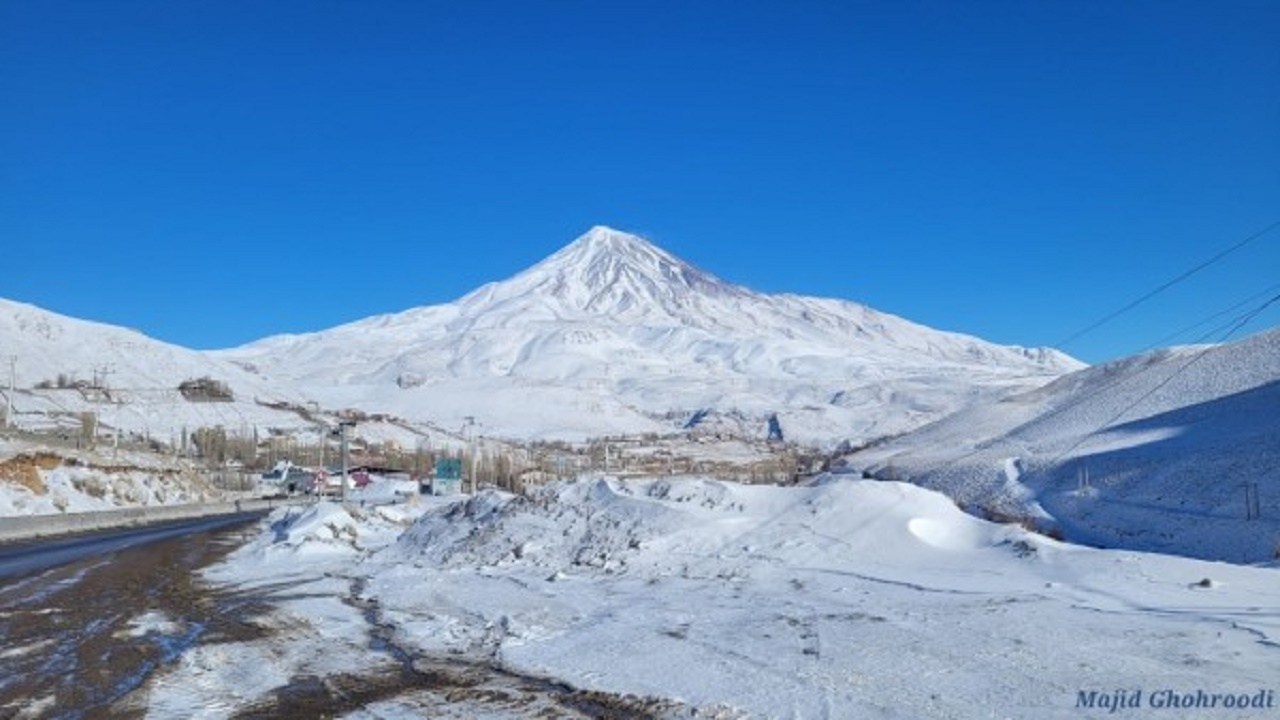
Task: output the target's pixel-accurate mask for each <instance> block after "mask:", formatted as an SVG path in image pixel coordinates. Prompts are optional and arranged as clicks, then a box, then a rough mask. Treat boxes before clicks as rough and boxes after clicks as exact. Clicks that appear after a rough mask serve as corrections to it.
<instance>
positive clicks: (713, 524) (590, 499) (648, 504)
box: [386, 477, 1025, 577]
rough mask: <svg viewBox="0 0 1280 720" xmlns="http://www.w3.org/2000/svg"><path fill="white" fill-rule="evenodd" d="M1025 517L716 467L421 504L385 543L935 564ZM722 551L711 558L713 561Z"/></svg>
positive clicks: (566, 563) (603, 565)
mask: <svg viewBox="0 0 1280 720" xmlns="http://www.w3.org/2000/svg"><path fill="white" fill-rule="evenodd" d="M1023 535H1025V533H1024V532H1023V531H1021V530H1019V529H1015V528H1010V527H1005V526H1000V525H995V524H992V523H988V522H985V521H982V520H978V519H976V518H974V517H972V516H969V515H966V514H965V513H963V512H962V511H961V510H960V509H959V508H957V507H956V506H955V504H954V503H952V502H951V501H950V500H948V499H947V498H946V497H944V496H942V495H940V494H938V493H935V492H931V491H928V490H924V489H922V488H919V487H916V486H913V485H907V484H901V483H882V482H873V481H840V482H823V483H818V484H816V485H814V486H812V487H804V488H782V487H776V486H749V485H740V484H737V483H731V482H723V481H717V480H710V479H681V480H669V479H655V478H647V479H626V480H622V479H617V478H612V477H597V478H592V479H584V480H578V481H567V482H560V483H554V484H551V485H548V486H545V487H542V488H540V489H538V490H536V491H534V492H532V493H531V494H530V495H529V496H527V497H526V496H516V495H510V494H506V493H502V492H497V491H486V492H483V493H480V494H479V495H476V496H474V497H472V498H470V499H468V500H466V501H464V502H459V503H457V504H454V505H452V506H449V507H447V508H441V509H439V510H437V511H435V512H430V513H427V514H425V515H424V516H422V517H421V518H420V519H418V521H417V522H416V523H415V524H414V525H413V526H412V527H411V528H410V529H409V530H407V531H406V532H405V533H404V534H403V535H402V536H401V537H400V538H399V540H398V541H397V542H396V543H395V545H394V546H393V547H392V548H389V549H388V550H387V551H386V552H387V553H388V557H392V556H394V557H396V558H398V559H401V560H417V561H421V560H423V559H425V560H427V561H429V562H430V563H431V564H432V565H434V566H437V567H444V568H474V567H486V566H487V567H503V566H527V567H538V568H544V569H545V570H546V572H547V573H548V576H549V577H550V576H554V574H555V573H569V574H572V573H575V572H581V571H590V570H603V571H604V572H607V573H639V574H641V575H643V576H646V577H652V576H661V575H666V574H680V575H682V576H685V577H693V576H699V575H703V574H707V573H711V574H716V573H722V572H724V571H725V567H726V564H727V565H729V566H733V572H735V573H740V574H750V573H751V572H752V571H753V570H752V568H753V566H759V565H761V564H769V563H772V564H804V565H814V564H818V565H822V564H831V565H839V564H841V563H844V562H847V561H849V560H852V559H854V558H857V559H858V560H859V561H861V562H873V563H877V564H884V565H895V566H901V567H907V566H912V567H934V566H940V565H942V564H945V563H946V562H950V561H951V558H950V556H951V555H952V554H961V555H962V554H965V553H975V552H982V551H987V550H990V549H991V548H993V547H996V546H1002V545H1006V544H1008V543H1009V542H1010V541H1011V538H1012V537H1013V536H1017V537H1022V536H1023ZM707 558H711V559H712V560H713V561H712V562H707Z"/></svg>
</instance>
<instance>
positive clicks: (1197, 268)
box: [1054, 220, 1280, 348]
mask: <svg viewBox="0 0 1280 720" xmlns="http://www.w3.org/2000/svg"><path fill="white" fill-rule="evenodd" d="M1278 227H1280V220H1277V221H1275V222H1273V223H1271V224H1270V225H1268V226H1266V227H1265V228H1263V229H1261V230H1259V231H1258V232H1255V233H1253V234H1252V235H1250V236H1249V237H1246V238H1245V239H1243V240H1241V241H1240V242H1238V243H1236V244H1235V245H1232V246H1231V247H1229V248H1227V249H1225V250H1223V251H1221V252H1219V253H1218V254H1217V255H1214V256H1213V257H1211V258H1209V259H1208V260H1205V261H1204V262H1202V263H1200V264H1199V265H1196V266H1195V267H1193V268H1191V269H1190V270H1187V271H1185V272H1183V273H1182V274H1180V275H1178V276H1177V277H1175V278H1173V279H1172V280H1169V281H1168V282H1166V283H1164V284H1163V285H1161V286H1159V287H1157V288H1156V289H1154V290H1152V291H1150V292H1148V293H1146V294H1144V295H1142V296H1141V297H1139V298H1137V299H1136V300H1133V301H1131V302H1129V304H1127V305H1125V306H1124V307H1122V308H1120V309H1119V310H1116V311H1114V312H1112V313H1110V314H1108V315H1106V316H1105V317H1103V318H1102V319H1100V320H1098V321H1096V322H1094V323H1093V324H1092V325H1089V326H1088V327H1086V328H1084V329H1083V330H1079V331H1077V332H1075V333H1073V334H1072V335H1070V336H1068V337H1067V338H1066V339H1065V340H1062V341H1060V342H1058V343H1057V344H1055V345H1054V347H1058V348H1065V347H1066V346H1067V345H1070V344H1071V343H1072V342H1075V341H1076V340H1079V339H1080V338H1081V337H1083V336H1085V335H1087V334H1089V333H1091V332H1093V331H1094V330H1097V329H1098V328H1100V327H1102V326H1103V325H1106V324H1107V323H1109V322H1111V321H1112V320H1115V319H1116V318H1118V317H1120V316H1121V315H1123V314H1125V313H1127V312H1129V311H1130V310H1132V309H1134V308H1136V307H1138V306H1139V305H1141V304H1142V303H1144V302H1146V301H1148V300H1150V299H1151V298H1153V297H1155V296H1157V295H1159V294H1160V293H1162V292H1164V291H1165V290H1168V289H1169V288H1171V287H1173V286H1174V285H1177V284H1178V283H1180V282H1182V281H1183V280H1186V279H1187V278H1189V277H1191V276H1192V275H1195V274H1196V273H1198V272H1200V271H1201V270H1203V269H1205V268H1207V267H1209V266H1210V265H1213V264H1214V263H1216V262H1218V261H1219V260H1221V259H1223V258H1225V257H1226V256H1228V255H1230V254H1231V253H1233V252H1235V251H1237V250H1239V249H1240V248H1242V247H1244V246H1246V245H1248V244H1249V243H1251V242H1253V241H1254V240H1257V239H1258V238H1260V237H1262V236H1264V235H1266V234H1267V233H1269V232H1271V231H1272V230H1275V229H1276V228H1278Z"/></svg>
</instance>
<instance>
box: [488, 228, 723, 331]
mask: <svg viewBox="0 0 1280 720" xmlns="http://www.w3.org/2000/svg"><path fill="white" fill-rule="evenodd" d="M515 280H517V282H516V286H518V287H521V288H526V289H528V288H530V287H538V288H540V292H542V293H547V294H549V295H551V296H553V297H556V298H559V299H561V300H562V301H566V302H568V303H569V304H570V305H572V306H574V307H576V308H577V309H579V310H586V311H590V312H592V313H598V314H608V315H614V316H621V315H634V314H637V313H644V312H647V311H649V310H656V309H664V310H667V311H671V312H674V311H676V309H677V308H678V307H680V306H682V305H684V304H685V303H684V300H685V299H688V298H689V297H690V296H691V295H707V294H711V295H720V294H724V293H726V292H729V293H734V292H742V291H741V290H740V289H738V288H736V287H735V286H732V285H729V284H728V283H724V282H722V281H721V280H719V279H717V278H716V277H715V276H713V275H711V274H709V273H707V272H704V271H702V270H699V269H698V268H696V267H694V266H693V265H691V264H689V263H687V262H685V261H684V260H681V259H680V258H678V257H676V256H675V255H672V254H671V253H669V252H667V251H666V250H663V249H662V248H660V247H658V246H656V245H654V244H653V243H651V242H649V241H648V240H646V239H644V238H642V237H640V236H638V235H633V234H631V233H628V232H624V231H622V230H617V229H615V228H611V227H607V226H604V225H596V226H594V227H592V228H591V229H590V230H588V231H587V232H585V233H583V234H582V235H580V236H578V238H577V239H575V240H574V241H573V242H571V243H569V244H568V245H566V246H565V247H563V248H561V249H560V250H559V251H558V252H556V253H555V254H553V255H551V256H550V257H548V258H547V259H546V260H543V261H542V262H540V263H538V264H537V265H535V266H533V267H532V268H530V269H528V270H526V271H525V272H524V273H521V275H519V276H517V278H516V279H515ZM513 290H514V287H513Z"/></svg>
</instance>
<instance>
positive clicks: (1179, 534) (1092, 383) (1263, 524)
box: [847, 330, 1280, 561]
mask: <svg viewBox="0 0 1280 720" xmlns="http://www.w3.org/2000/svg"><path fill="white" fill-rule="evenodd" d="M847 462H848V464H849V466H850V467H851V468H853V469H857V470H869V471H871V472H873V473H875V474H876V475H877V476H878V477H884V478H897V479H910V480H912V481H913V482H917V483H920V484H922V485H925V486H926V487H931V488H936V489H939V490H942V491H943V492H946V493H947V494H949V495H951V496H952V497H954V498H955V499H957V500H958V501H959V502H961V503H962V504H964V505H965V506H966V507H970V508H972V509H975V510H977V511H979V512H995V513H997V514H1003V515H1010V516H1020V517H1033V518H1038V519H1039V520H1038V521H1039V522H1040V523H1042V524H1044V525H1047V526H1053V527H1057V528H1059V529H1060V530H1061V531H1062V532H1064V533H1065V535H1066V536H1067V537H1068V538H1069V539H1071V540H1074V541H1078V542H1085V543H1096V544H1100V545H1106V546H1112V547H1129V548H1137V549H1144V550H1155V551H1161V552H1174V553H1178V554H1184V555H1191V556H1195V557H1205V558H1215V559H1225V560H1231V561H1258V560H1265V559H1270V558H1272V557H1273V556H1274V554H1275V553H1276V552H1277V551H1280V330H1271V331H1268V332H1264V333H1260V334H1258V335H1255V336H1253V337H1250V338H1247V339H1245V340H1242V341H1239V342H1236V343H1232V344H1227V345H1221V346H1216V347H1203V346H1202V347H1183V348H1173V349H1167V350H1161V351H1157V352H1154V353H1150V354H1146V355H1140V356H1136V357H1132V358H1126V359H1123V360H1119V361H1116V362H1113V363H1108V364H1106V365H1100V366H1097V367H1091V368H1088V369H1086V370H1082V371H1080V372H1077V373H1073V374H1070V375H1067V376H1064V377H1062V378H1060V379H1058V380H1056V381H1055V382H1053V383H1050V384H1048V385H1046V386H1044V387H1042V388H1040V389H1038V390H1034V391H1031V392H1027V393H1024V394H1021V395H1018V396H1014V397H1010V398H1007V399H1005V400H1003V401H1001V402H998V403H992V404H989V405H985V406H982V407H975V408H971V409H969V410H966V411H964V412H961V413H959V414H957V415H955V416H953V417H949V418H946V419H944V420H942V421H940V422H938V423H936V424H933V425H931V426H929V427H926V428H923V429H921V430H919V431H917V432H915V433H912V434H910V435H907V436H905V437H901V438H898V439H896V440H894V441H893V442H890V443H887V444H884V445H881V446H879V447H875V448H873V449H870V450H867V451H864V452H860V453H858V454H855V455H853V456H851V457H849V458H848V459H847ZM1252 483H1256V489H1257V497H1258V503H1257V505H1258V507H1257V508H1256V509H1257V511H1258V512H1259V513H1260V515H1261V517H1260V518H1258V519H1247V518H1248V517H1249V516H1250V515H1252V514H1253V513H1252V512H1249V511H1247V510H1246V488H1245V485H1246V484H1252Z"/></svg>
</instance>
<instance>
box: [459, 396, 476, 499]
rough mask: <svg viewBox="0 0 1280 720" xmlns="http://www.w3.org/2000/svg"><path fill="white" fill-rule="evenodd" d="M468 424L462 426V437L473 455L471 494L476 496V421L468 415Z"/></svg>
mask: <svg viewBox="0 0 1280 720" xmlns="http://www.w3.org/2000/svg"><path fill="white" fill-rule="evenodd" d="M464 419H465V420H466V421H467V422H466V424H465V425H463V426H462V437H463V439H464V440H466V441H467V445H468V448H469V451H470V453H471V478H470V479H471V494H472V495H475V494H476V430H475V428H476V419H475V417H473V416H471V415H468V416H467V417H466V418H464Z"/></svg>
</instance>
